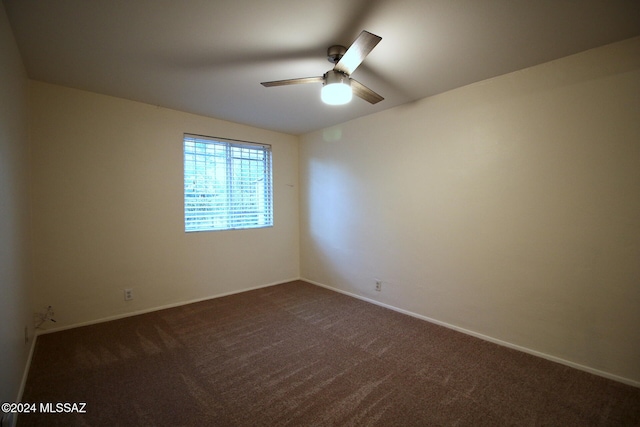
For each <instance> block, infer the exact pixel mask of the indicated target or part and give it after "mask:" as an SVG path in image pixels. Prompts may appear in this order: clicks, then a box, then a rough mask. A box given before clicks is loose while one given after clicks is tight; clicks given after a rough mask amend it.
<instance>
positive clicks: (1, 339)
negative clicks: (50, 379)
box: [0, 5, 33, 416]
mask: <svg viewBox="0 0 640 427" xmlns="http://www.w3.org/2000/svg"><path fill="white" fill-rule="evenodd" d="M27 135H28V133H27V75H26V73H25V70H24V68H23V66H22V60H21V59H20V54H19V53H18V48H17V47H16V43H15V40H14V38H13V34H12V33H11V29H10V27H9V22H8V21H7V16H6V14H5V11H4V7H2V5H0V401H1V402H11V401H14V400H15V399H16V397H17V396H18V391H19V388H20V380H21V376H22V373H23V371H24V367H25V364H26V361H27V355H28V351H29V345H30V343H27V344H25V333H24V328H25V327H29V335H30V336H31V337H32V336H33V327H32V325H33V320H32V317H31V316H32V315H31V305H30V301H29V281H30V273H29V271H30V265H29V262H30V258H29V179H28V178H29V173H28V171H29V167H28V156H29V151H28V148H29V147H28V143H27V142H28V137H27ZM1 415H2V414H1V413H0V416H1Z"/></svg>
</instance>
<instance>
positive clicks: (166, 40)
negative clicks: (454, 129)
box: [3, 0, 640, 134]
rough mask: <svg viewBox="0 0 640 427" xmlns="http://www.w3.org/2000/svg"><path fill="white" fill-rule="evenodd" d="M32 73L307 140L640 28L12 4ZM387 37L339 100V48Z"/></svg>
mask: <svg viewBox="0 0 640 427" xmlns="http://www.w3.org/2000/svg"><path fill="white" fill-rule="evenodd" d="M3 4H4V6H5V8H6V11H7V14H8V16H9V21H10V23H11V26H12V29H13V32H14V34H15V37H16V40H17V43H18V47H19V49H20V52H21V54H22V57H23V60H24V63H25V67H26V69H27V73H28V75H29V77H30V78H32V79H36V80H41V81H45V82H51V83H56V84H60V85H64V86H69V87H74V88H80V89H85V90H89V91H93V92H98V93H103V94H107V95H112V96H117V97H121V98H126V99H131V100H136V101H142V102H146V103H149V104H153V105H159V106H163V107H167V108H173V109H177V110H182V111H187V112H192V113H197V114H202V115H206V116H213V117H217V118H220V119H225V120H231V121H235V122H239V123H245V124H249V125H253V126H257V127H261V128H265V129H272V130H277V131H281V132H286V133H292V134H301V133H305V132H308V131H311V130H316V129H320V128H323V127H328V126H331V125H334V124H337V123H342V122H345V121H347V120H351V119H353V118H356V117H360V116H364V115H367V114H371V113H374V112H377V111H381V110H384V109H388V108H391V107H394V106H396V105H400V104H403V103H407V102H411V101H414V100H417V99H421V98H424V97H427V96H430V95H434V94H437V93H441V92H444V91H447V90H450V89H453V88H456V87H460V86H464V85H467V84H470V83H473V82H477V81H480V80H484V79H487V78H490V77H494V76H498V75H501V74H505V73H508V72H511V71H515V70H519V69H522V68H526V67H529V66H532V65H536V64H540V63H543V62H547V61H550V60H553V59H557V58H561V57H563V56H567V55H570V54H573V53H577V52H581V51H584V50H587V49H590V48H593V47H598V46H601V45H605V44H608V43H612V42H615V41H619V40H623V39H626V38H630V37H634V36H637V35H640V1H638V0H606V1H605V0H323V1H307V0H269V1H267V0H264V1H261V0H3ZM361 30H367V31H369V32H372V33H374V34H377V35H379V36H381V37H382V41H381V42H380V44H378V46H377V47H376V48H375V49H374V50H373V51H372V52H371V54H370V55H369V56H368V57H367V58H366V60H365V61H364V63H363V64H362V65H361V66H360V67H359V68H358V69H357V70H356V71H355V72H354V73H353V77H354V78H356V79H357V80H359V81H360V82H362V83H363V84H365V85H366V86H368V87H370V88H371V89H373V90H374V91H376V92H378V93H379V94H381V95H382V96H383V97H384V98H385V100H384V101H382V102H380V103H378V104H376V105H370V104H368V103H367V102H365V101H363V100H361V99H359V98H354V100H353V101H352V102H351V103H350V104H348V105H346V106H339V107H335V106H334V107H330V106H326V105H324V104H322V102H321V101H320V86H321V85H320V84H317V85H316V84H308V85H295V86H284V87H272V88H265V87H263V86H261V85H260V82H263V81H268V80H282V79H289V78H296V77H310V76H319V75H322V74H323V73H324V72H325V71H327V70H329V69H331V68H332V67H333V65H332V64H330V63H329V62H327V60H326V49H327V48H328V47H329V46H330V45H333V44H342V45H344V46H349V45H350V44H351V42H352V41H353V40H354V39H355V38H356V37H357V36H358V34H359V33H360V31H361Z"/></svg>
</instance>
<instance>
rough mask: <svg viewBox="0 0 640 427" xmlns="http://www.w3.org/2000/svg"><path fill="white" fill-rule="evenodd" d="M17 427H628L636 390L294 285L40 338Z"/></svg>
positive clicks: (636, 405)
mask: <svg viewBox="0 0 640 427" xmlns="http://www.w3.org/2000/svg"><path fill="white" fill-rule="evenodd" d="M23 402H32V403H33V402H35V403H37V404H39V403H40V402H52V403H57V402H69V403H74V402H86V403H87V405H86V408H85V409H86V413H85V414H71V413H59V414H41V413H38V414H28V415H20V417H19V418H18V425H19V426H56V425H59V426H449V425H451V426H454V425H457V426H503V425H518V426H519V425H526V426H534V425H544V426H591V425H594V426H600V425H608V426H632V425H640V389H638V388H634V387H631V386H627V385H624V384H620V383H617V382H614V381H610V380H607V379H604V378H601V377H598V376H594V375H591V374H588V373H585V372H582V371H578V370H575V369H571V368H569V367H566V366H563V365H560V364H556V363H553V362H549V361H547V360H543V359H539V358H537V357H534V356H531V355H528V354H525V353H521V352H518V351H514V350H511V349H508V348H504V347H500V346H498V345H495V344H492V343H489V342H486V341H482V340H479V339H476V338H473V337H470V336H467V335H464V334H461V333H458V332H455V331H451V330H449V329H446V328H443V327H440V326H437V325H433V324H430V323H428V322H425V321H422V320H419V319H415V318H412V317H410V316H406V315H403V314H400V313H397V312H394V311H391V310H388V309H385V308H382V307H378V306H376V305H373V304H369V303H366V302H363V301H360V300H357V299H355V298H351V297H348V296H345V295H342V294H339V293H336V292H332V291H330V290H327V289H324V288H320V287H317V286H314V285H310V284H308V283H305V282H301V281H296V282H291V283H287V284H283V285H278V286H272V287H268V288H264V289H259V290H254V291H249V292H244V293H242V294H237V295H233V296H228V297H224V298H218V299H213V300H209V301H205V302H199V303H194V304H190V305H185V306H181V307H177V308H172V309H167V310H162V311H157V312H153V313H149V314H144V315H139V316H134V317H129V318H126V319H121V320H116V321H112V322H107V323H101V324H97V325H92V326H86V327H81V328H76V329H71V330H67V331H62V332H56V333H52V334H47V335H42V336H40V337H38V340H37V344H36V348H35V354H34V357H33V361H32V365H31V369H30V372H29V377H28V380H27V384H26V387H25V391H24V396H23Z"/></svg>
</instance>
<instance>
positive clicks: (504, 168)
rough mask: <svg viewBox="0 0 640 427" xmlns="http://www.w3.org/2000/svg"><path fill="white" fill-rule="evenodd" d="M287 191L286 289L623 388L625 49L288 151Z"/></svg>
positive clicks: (635, 256) (628, 199)
mask: <svg viewBox="0 0 640 427" xmlns="http://www.w3.org/2000/svg"><path fill="white" fill-rule="evenodd" d="M425 78H428V76H425ZM356 102H358V101H356ZM300 176H301V213H300V217H301V219H302V221H301V274H302V276H303V277H304V278H307V279H310V280H312V281H314V282H317V283H320V284H324V285H327V286H331V287H335V288H337V289H340V290H343V291H347V292H351V293H353V294H356V295H359V296H361V297H366V298H370V299H373V300H376V301H379V302H381V303H385V304H388V305H391V306H394V307H397V308H400V309H403V310H407V311H410V312H413V313H415V314H418V315H421V316H425V317H428V318H432V319H435V320H437V321H439V322H444V323H446V324H449V325H452V326H455V327H458V328H462V329H465V330H468V331H472V332H474V333H477V334H483V335H486V336H488V337H490V338H491V339H495V340H502V341H505V342H507V343H509V344H511V345H514V346H521V347H524V348H526V349H529V350H531V351H533V352H540V353H542V354H545V355H547V356H550V357H552V358H558V359H562V360H564V361H568V362H571V363H574V364H578V365H583V366H586V367H587V368H589V369H593V370H597V371H601V372H604V373H607V374H610V375H612V376H618V377H621V378H624V379H626V380H630V381H631V382H634V381H635V382H636V384H638V385H640V223H639V221H640V39H638V38H636V39H632V40H628V41H625V42H622V43H618V44H615V45H610V46H606V47H603V48H599V49H595V50H592V51H588V52H584V53H581V54H579V55H575V56H571V57H568V58H564V59H561V60H558V61H554V62H551V63H547V64H543V65H540V66H537V67H534V68H530V69H526V70H523V71H520V72H516V73H512V74H508V75H505V76H501V77H498V78H495V79H492V80H488V81H484V82H481V83H478V84H474V85H471V86H467V87H463V88H460V89H458V90H454V91H451V92H448V93H444V94H441V95H438V96H434V97H431V98H427V99H424V100H422V101H419V102H416V103H412V104H408V105H404V106H400V107H397V108H394V109H392V110H388V111H384V112H381V113H378V114H375V115H371V116H367V117H364V118H361V119H358V120H354V121H351V122H348V123H345V124H343V125H340V126H336V127H334V128H331V129H325V130H323V131H319V132H314V133H310V134H307V135H304V136H303V137H302V143H301V146H300ZM376 278H378V279H380V280H382V281H383V282H384V283H383V290H382V292H379V293H376V292H375V291H374V280H375V279H376Z"/></svg>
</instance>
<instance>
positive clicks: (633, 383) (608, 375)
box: [300, 277, 640, 388]
mask: <svg viewBox="0 0 640 427" xmlns="http://www.w3.org/2000/svg"><path fill="white" fill-rule="evenodd" d="M300 280H304V281H305V282H308V283H311V284H313V285H316V286H320V287H322V288H326V289H330V290H332V291H335V292H339V293H341V294H344V295H348V296H350V297H353V298H357V299H359V300H362V301H366V302H369V303H371V304H375V305H378V306H381V307H384V308H388V309H390V310H393V311H397V312H399V313H402V314H406V315H408V316H412V317H416V318H418V319H421V320H425V321H427V322H430V323H434V324H436V325H440V326H444V327H445V328H449V329H453V330H454V331H458V332H462V333H463V334H467V335H471V336H473V337H476V338H480V339H482V340H485V341H489V342H492V343H494V344H498V345H501V346H503V347H508V348H512V349H514V350H518V351H522V352H524V353H528V354H531V355H533V356H537V357H541V358H543V359H547V360H550V361H552V362H556V363H560V364H562V365H566V366H569V367H571V368H575V369H579V370H581V371H585V372H589V373H590V374H594V375H598V376H600V377H604V378H607V379H610V380H613V381H617V382H620V383H623V384H627V385H630V386H633V387H638V388H640V382H638V381H635V380H632V379H629V378H624V377H621V376H618V375H615V374H611V373H609V372H605V371H600V370H598V369H594V368H591V367H589V366H585V365H581V364H579V363H575V362H571V361H569V360H565V359H561V358H559V357H556V356H552V355H550V354H546V353H542V352H540V351H537V350H533V349H530V348H527V347H522V346H520V345H517V344H512V343H510V342H507V341H502V340H500V339H497V338H493V337H490V336H488V335H483V334H480V333H478V332H474V331H471V330H469V329H464V328H461V327H459V326H455V325H452V324H449V323H446V322H442V321H440V320H436V319H432V318H430V317H427V316H423V315H421V314H417V313H414V312H412V311H408V310H404V309H402V308H398V307H394V306H392V305H389V304H385V303H382V302H380V301H376V300H374V299H371V298H367V297H363V296H361V295H358V294H354V293H351V292H347V291H344V290H342V289H338V288H334V287H332V286H327V285H325V284H322V283H319V282H316V281H313V280H310V279H306V278H304V277H302V278H300Z"/></svg>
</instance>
